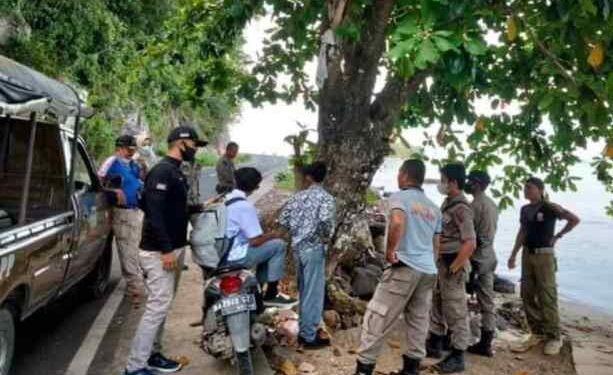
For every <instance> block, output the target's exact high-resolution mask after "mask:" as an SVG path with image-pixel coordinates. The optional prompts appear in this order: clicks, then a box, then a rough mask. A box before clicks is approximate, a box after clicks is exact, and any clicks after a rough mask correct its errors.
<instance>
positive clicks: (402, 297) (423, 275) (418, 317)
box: [355, 159, 442, 375]
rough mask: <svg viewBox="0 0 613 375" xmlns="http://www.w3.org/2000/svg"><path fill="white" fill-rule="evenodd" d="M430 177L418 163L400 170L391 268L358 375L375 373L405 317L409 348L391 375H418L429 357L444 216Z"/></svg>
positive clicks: (370, 311)
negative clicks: (427, 181) (432, 195)
mask: <svg viewBox="0 0 613 375" xmlns="http://www.w3.org/2000/svg"><path fill="white" fill-rule="evenodd" d="M425 174H426V167H425V165H424V163H423V162H422V161H421V160H416V159H411V160H407V161H405V162H404V164H403V165H402V167H401V168H400V171H399V172H398V186H399V188H400V190H401V191H400V192H398V193H396V194H394V195H392V197H391V198H390V211H391V212H390V215H389V225H388V235H387V249H386V254H385V256H386V259H387V261H388V262H389V263H390V264H391V266H390V267H389V268H387V269H386V270H385V272H384V273H383V277H382V280H381V282H380V283H379V285H378V286H377V290H376V291H375V294H374V296H373V298H372V300H371V301H370V303H369V304H368V308H367V310H366V314H365V315H364V322H363V324H362V334H361V342H360V347H359V349H358V361H357V369H356V372H355V374H356V375H371V374H373V371H374V368H375V363H376V361H377V357H378V356H379V355H380V354H381V351H382V350H383V347H384V344H385V336H386V335H387V334H388V333H389V332H390V331H391V330H392V329H393V328H394V327H395V323H396V320H397V319H398V317H399V316H400V315H403V316H404V320H405V323H406V325H407V327H408V330H407V332H406V340H407V345H406V349H407V350H406V353H405V354H404V355H403V356H402V359H403V368H402V369H401V370H399V371H398V372H394V373H392V374H395V375H416V374H418V373H419V364H420V362H421V359H422V358H424V357H425V355H426V345H425V344H426V337H427V334H428V321H429V318H430V315H429V314H430V307H431V305H432V290H433V288H434V285H435V282H436V272H437V269H436V265H435V262H434V259H435V257H436V254H437V253H438V243H439V235H440V232H441V230H442V215H441V212H440V210H439V209H438V207H437V206H436V205H435V204H434V203H433V202H432V201H430V199H428V197H427V196H426V195H425V194H424V191H423V190H422V188H421V186H422V184H423V182H424V177H425Z"/></svg>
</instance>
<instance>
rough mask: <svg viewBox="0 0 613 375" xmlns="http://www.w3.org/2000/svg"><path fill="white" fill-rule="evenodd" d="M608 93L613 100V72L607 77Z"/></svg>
mask: <svg viewBox="0 0 613 375" xmlns="http://www.w3.org/2000/svg"><path fill="white" fill-rule="evenodd" d="M607 94H608V96H609V100H613V72H611V73H609V77H608V78H607Z"/></svg>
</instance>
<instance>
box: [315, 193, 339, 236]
mask: <svg viewBox="0 0 613 375" xmlns="http://www.w3.org/2000/svg"><path fill="white" fill-rule="evenodd" d="M318 213H319V230H320V233H321V236H322V237H323V238H324V239H329V238H330V237H332V235H333V234H334V228H335V226H336V206H335V202H334V199H326V200H325V201H324V203H323V204H322V206H321V207H320V209H319V212H318Z"/></svg>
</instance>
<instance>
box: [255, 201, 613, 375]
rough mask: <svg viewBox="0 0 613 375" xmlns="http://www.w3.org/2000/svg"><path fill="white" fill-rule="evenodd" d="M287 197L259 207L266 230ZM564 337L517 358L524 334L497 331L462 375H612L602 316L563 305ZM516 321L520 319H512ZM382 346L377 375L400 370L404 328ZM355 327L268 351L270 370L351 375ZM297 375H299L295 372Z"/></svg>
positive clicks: (612, 347) (610, 326) (287, 286)
mask: <svg viewBox="0 0 613 375" xmlns="http://www.w3.org/2000/svg"><path fill="white" fill-rule="evenodd" d="M289 194H290V193H288V192H285V191H279V190H276V189H273V190H272V191H270V192H268V193H267V194H265V195H264V196H263V197H262V198H261V199H260V200H259V201H258V203H257V206H258V210H259V211H260V214H261V217H262V218H263V220H264V223H263V224H264V227H271V226H272V225H273V221H274V217H275V216H276V215H274V212H275V211H276V210H277V209H278V208H279V207H280V206H281V205H282V204H283V202H284V201H285V200H286V199H287V197H288V196H289ZM292 269H293V265H292V262H291V260H289V259H288V270H287V271H288V272H287V274H288V275H287V276H286V278H285V280H284V283H283V289H284V292H286V293H288V294H292V295H295V280H294V276H292V275H293V274H294V273H293V272H292ZM508 301H515V302H517V301H519V296H517V295H516V296H507V295H505V296H503V295H499V296H498V297H497V304H498V305H499V306H500V305H502V303H504V302H508ZM560 311H561V320H562V331H563V333H564V337H565V344H564V347H563V349H562V352H561V354H560V355H559V356H553V357H547V356H545V355H544V354H543V346H542V345H540V346H538V347H536V348H534V349H533V350H531V351H530V352H528V353H522V354H516V353H513V352H511V351H510V349H509V347H510V344H511V343H514V342H517V341H518V340H520V339H521V338H522V337H523V335H525V334H526V332H525V331H523V330H521V328H519V327H517V326H516V325H515V326H514V325H513V322H510V324H509V327H508V328H507V329H506V330H501V331H499V332H498V334H497V338H496V340H495V343H494V345H495V350H496V355H495V357H494V358H492V359H490V358H483V357H479V356H474V355H470V354H467V357H466V359H467V371H465V372H464V374H466V375H490V374H491V375H540V374H543V375H572V374H579V375H601V374H602V375H612V374H613V317H612V316H611V315H609V314H606V313H597V312H595V311H593V310H592V309H590V308H589V307H585V306H580V305H575V304H572V303H569V302H562V303H561V309H560ZM515 318H516V320H519V317H515ZM398 325H399V326H398V329H396V330H394V334H392V335H391V336H390V337H388V338H387V340H386V343H387V344H386V348H385V350H384V352H383V354H382V356H381V357H380V358H379V361H378V363H377V368H376V372H377V373H378V374H387V373H389V372H390V371H394V370H397V369H398V368H399V367H400V366H401V354H402V345H403V344H402V343H403V341H404V340H403V338H402V334H401V333H402V331H403V327H402V323H401V322H399V323H398ZM359 335H360V329H359V327H355V328H352V329H349V330H344V331H337V332H333V334H332V337H333V346H332V347H331V348H328V349H322V350H317V351H306V352H304V351H300V350H298V349H297V348H294V347H286V346H277V347H275V348H268V349H267V350H266V353H267V356H268V358H269V361H270V362H271V365H272V367H273V368H276V369H277V370H280V369H281V368H282V367H283V366H282V365H283V363H284V362H291V363H292V364H293V365H292V366H290V367H291V368H290V369H287V368H285V369H283V370H282V371H279V372H278V373H279V374H285V375H295V374H297V372H294V371H293V370H292V368H294V369H296V368H298V367H299V366H300V364H302V363H304V362H306V363H308V364H311V365H313V366H314V367H315V371H316V372H315V373H309V375H333V374H334V375H352V374H354V371H355V360H356V355H355V349H356V348H357V346H358V344H359ZM434 363H435V362H434V361H432V360H430V359H426V360H424V361H423V363H422V366H423V370H422V374H436V373H437V372H436V371H435V370H434V369H433V368H432V366H433V364H434ZM298 374H299V375H302V374H301V373H299V372H298Z"/></svg>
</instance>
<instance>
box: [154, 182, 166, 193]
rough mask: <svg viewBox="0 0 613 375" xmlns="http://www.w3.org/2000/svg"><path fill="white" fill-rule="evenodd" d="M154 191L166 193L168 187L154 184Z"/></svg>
mask: <svg viewBox="0 0 613 375" xmlns="http://www.w3.org/2000/svg"><path fill="white" fill-rule="evenodd" d="M155 189H156V190H161V191H166V190H168V185H166V184H162V183H157V184H155Z"/></svg>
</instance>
